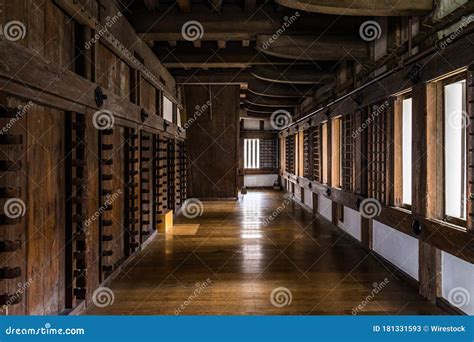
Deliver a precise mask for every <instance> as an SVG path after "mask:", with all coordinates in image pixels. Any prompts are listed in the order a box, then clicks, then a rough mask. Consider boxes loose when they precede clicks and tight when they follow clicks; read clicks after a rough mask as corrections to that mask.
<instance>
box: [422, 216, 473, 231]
mask: <svg viewBox="0 0 474 342" xmlns="http://www.w3.org/2000/svg"><path fill="white" fill-rule="evenodd" d="M427 220H428V221H431V222H435V223H438V224H441V225H443V226H445V227H446V228H450V229H456V230H459V231H461V232H467V221H465V222H464V223H463V224H464V225H459V224H456V223H452V222H448V221H445V220H440V219H435V218H427Z"/></svg>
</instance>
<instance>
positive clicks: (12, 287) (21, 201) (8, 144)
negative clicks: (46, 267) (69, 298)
mask: <svg viewBox="0 0 474 342" xmlns="http://www.w3.org/2000/svg"><path fill="white" fill-rule="evenodd" d="M21 110H22V109H21V108H8V107H6V106H3V105H1V106H0V127H6V126H7V125H8V123H9V122H12V121H11V120H15V118H17V117H18V113H20V111H21ZM24 115H25V114H24ZM25 128H26V119H25V118H24V117H20V118H19V120H18V121H17V122H15V123H14V124H13V125H11V127H10V128H9V129H8V131H7V132H6V133H5V134H2V135H0V176H1V177H0V203H1V208H2V213H1V214H0V227H1V235H0V236H1V240H0V307H1V306H2V305H7V308H6V309H5V310H2V312H1V314H2V315H6V314H9V315H10V314H17V315H18V314H25V313H26V309H27V308H26V304H25V300H24V298H23V294H18V293H17V291H18V286H17V284H18V283H19V282H20V283H22V282H24V280H25V279H26V277H25V274H26V272H25V271H26V264H25V263H24V261H23V260H26V258H25V249H24V248H22V246H24V245H25V241H26V236H25V232H26V219H27V216H26V215H25V212H26V210H27V208H26V206H25V203H27V198H26V194H27V191H26V179H25V177H24V176H23V175H24V174H25V173H24V172H22V169H23V168H24V167H25V164H26V158H25V157H24V156H25V153H24V152H25V150H26V129H25ZM17 210H18V211H17ZM12 214H14V215H12Z"/></svg>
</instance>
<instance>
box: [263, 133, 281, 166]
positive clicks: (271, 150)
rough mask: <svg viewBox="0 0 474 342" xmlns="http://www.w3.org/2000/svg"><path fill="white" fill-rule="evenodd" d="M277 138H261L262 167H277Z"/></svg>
mask: <svg viewBox="0 0 474 342" xmlns="http://www.w3.org/2000/svg"><path fill="white" fill-rule="evenodd" d="M276 155H277V140H276V139H260V168H261V169H274V168H276Z"/></svg>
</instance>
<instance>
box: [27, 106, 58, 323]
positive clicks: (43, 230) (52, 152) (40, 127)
mask: <svg viewBox="0 0 474 342" xmlns="http://www.w3.org/2000/svg"><path fill="white" fill-rule="evenodd" d="M63 116H64V113H63V112H59V111H55V110H52V109H46V108H42V107H39V106H38V107H33V108H32V109H31V110H30V111H29V112H28V114H27V121H28V123H27V125H28V147H27V170H28V200H27V202H26V206H27V212H28V237H29V238H28V278H29V279H31V283H32V285H31V287H30V288H29V289H28V313H29V314H58V313H59V312H60V310H62V308H63V306H64V303H63V298H64V278H63V277H64V255H63V251H64V249H63V247H64V241H65V235H64V234H65V231H64V227H65V220H64V215H62V214H60V213H64V212H65V198H64V194H65V177H64V172H65V170H64V161H63V160H64V136H62V135H61V134H58V132H64V119H63Z"/></svg>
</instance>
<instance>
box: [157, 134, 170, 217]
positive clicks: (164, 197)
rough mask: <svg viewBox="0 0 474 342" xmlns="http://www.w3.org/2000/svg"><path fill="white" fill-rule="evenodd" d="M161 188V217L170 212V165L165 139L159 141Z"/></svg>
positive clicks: (161, 138)
mask: <svg viewBox="0 0 474 342" xmlns="http://www.w3.org/2000/svg"><path fill="white" fill-rule="evenodd" d="M158 152H159V166H158V172H159V175H158V177H159V188H160V192H159V195H160V213H159V214H160V215H162V214H164V213H165V211H166V210H168V172H167V170H168V169H167V165H168V158H167V152H168V144H167V140H166V138H164V137H162V136H161V137H160V139H159V149H158Z"/></svg>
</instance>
